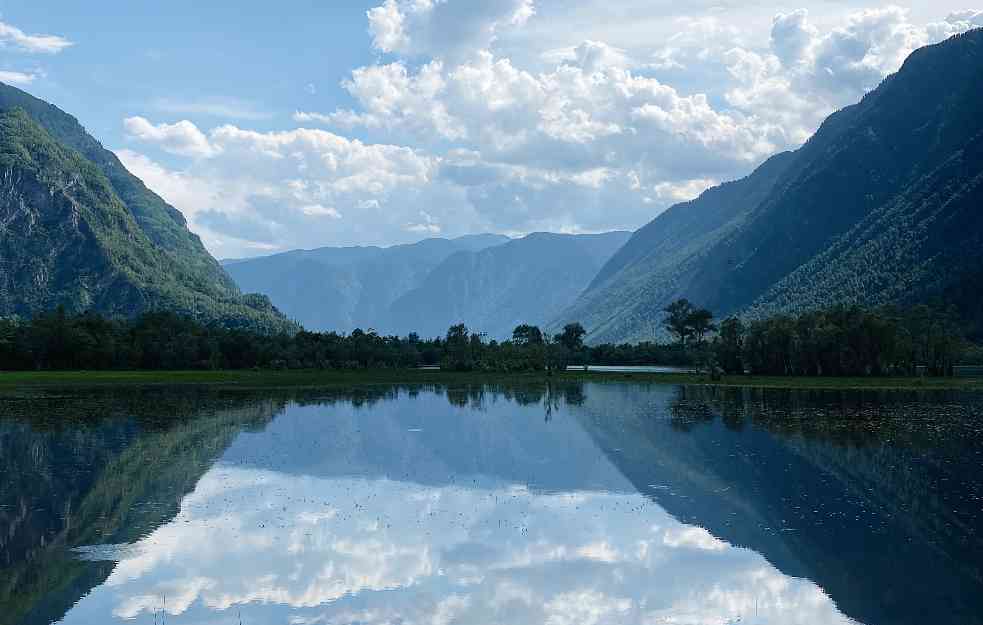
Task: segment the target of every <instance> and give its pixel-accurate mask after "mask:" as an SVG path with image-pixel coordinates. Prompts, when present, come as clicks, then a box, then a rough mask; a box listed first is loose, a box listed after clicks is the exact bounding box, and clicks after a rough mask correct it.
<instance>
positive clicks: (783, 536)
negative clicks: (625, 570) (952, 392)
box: [575, 385, 983, 624]
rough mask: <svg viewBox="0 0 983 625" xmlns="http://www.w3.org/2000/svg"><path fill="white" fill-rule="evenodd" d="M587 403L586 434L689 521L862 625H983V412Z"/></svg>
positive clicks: (911, 406)
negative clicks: (975, 416) (819, 591)
mask: <svg viewBox="0 0 983 625" xmlns="http://www.w3.org/2000/svg"><path fill="white" fill-rule="evenodd" d="M586 395H587V397H588V400H587V402H586V403H585V405H584V407H583V408H581V409H575V410H576V411H577V413H578V415H579V418H580V420H581V422H582V423H583V424H584V426H585V427H586V428H587V429H588V430H589V431H590V432H591V433H592V435H593V436H594V437H595V438H596V440H597V442H598V444H599V445H600V446H601V447H602V448H604V449H605V451H606V452H607V454H608V457H609V458H611V460H612V462H614V463H615V464H616V465H617V466H618V468H619V469H620V470H621V471H622V472H623V473H624V474H625V475H626V476H627V477H628V478H629V479H630V480H632V482H633V483H634V484H635V485H636V487H637V488H638V489H639V490H641V491H643V492H648V493H650V494H651V496H652V497H653V498H654V499H655V500H656V501H657V502H658V503H659V504H660V505H661V506H663V507H664V508H665V509H666V510H667V511H668V512H669V513H670V514H672V515H673V516H675V517H676V518H678V519H679V520H681V521H683V522H684V523H694V524H698V525H701V526H703V527H706V528H707V529H708V530H709V531H710V532H711V533H712V534H713V535H715V536H717V537H719V538H722V539H724V540H727V541H729V542H731V543H733V544H738V545H745V546H748V547H750V548H751V549H754V550H755V551H757V552H759V553H761V554H762V555H764V556H765V557H766V558H767V559H768V560H769V561H770V562H771V563H773V564H774V565H775V566H776V567H778V568H779V569H780V570H781V571H782V572H783V573H785V574H787V575H791V576H796V577H805V578H808V579H812V580H814V581H816V582H817V583H818V584H819V585H820V586H821V587H823V588H824V589H825V590H826V591H827V592H828V593H829V594H830V596H831V597H832V598H833V599H834V601H836V603H837V605H838V607H839V608H840V609H841V610H842V611H843V612H844V613H845V614H847V615H849V616H851V617H853V618H856V619H858V620H860V621H863V622H867V623H881V622H883V623H898V624H905V623H912V624H914V623H919V624H921V623H927V622H934V623H941V622H951V623H980V622H983V576H981V568H980V567H981V566H983V564H981V563H983V534H981V532H980V529H981V527H980V521H979V519H978V513H979V496H980V493H981V491H983V485H981V484H980V482H979V478H978V472H979V470H978V462H979V456H978V454H979V452H978V450H979V449H980V441H979V436H980V435H979V432H976V431H973V430H972V429H971V428H969V427H967V426H966V424H967V423H971V422H972V419H971V414H970V411H971V410H973V409H974V408H973V406H974V405H975V406H977V407H976V409H977V410H978V402H979V400H978V399H976V400H973V399H971V398H968V397H960V398H958V399H959V401H954V402H953V401H946V402H940V403H937V404H935V403H932V404H920V403H905V402H910V401H911V400H912V399H913V398H907V397H899V396H898V395H897V394H895V395H887V396H879V397H870V396H867V397H863V398H859V397H851V396H843V397H836V398H834V399H833V400H831V396H830V395H817V396H798V395H797V394H795V393H766V394H758V393H753V392H748V391H745V392H743V393H742V392H741V391H716V392H715V391H708V390H701V389H698V388H689V389H682V390H678V391H677V390H673V391H670V390H668V389H661V390H653V389H646V388H638V389H636V392H633V393H626V392H625V391H624V389H623V388H618V387H608V386H599V385H592V386H590V387H588V388H587V390H586ZM935 399H939V398H935ZM943 399H944V398H943ZM974 402H975V403H974ZM613 412H614V413H617V414H620V415H622V418H620V419H611V414H612V413H613ZM959 412H962V414H958V413H959ZM959 417H961V419H960V418H959ZM974 450H976V451H975V452H974ZM974 490H975V492H974ZM967 491H968V492H967Z"/></svg>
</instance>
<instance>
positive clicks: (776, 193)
mask: <svg viewBox="0 0 983 625" xmlns="http://www.w3.org/2000/svg"><path fill="white" fill-rule="evenodd" d="M981 133H983V30H974V31H970V32H968V33H965V34H963V35H959V36H956V37H953V38H951V39H949V40H947V41H945V42H942V43H940V44H937V45H934V46H928V47H925V48H922V49H920V50H917V51H915V52H914V53H913V54H912V55H911V56H910V57H909V58H908V59H907V60H906V61H905V63H904V65H903V66H902V68H901V69H900V70H899V72H898V73H897V74H895V75H892V76H890V77H888V78H887V79H886V80H884V82H883V83H882V84H881V85H880V86H879V87H878V88H877V89H875V90H874V91H872V92H871V93H869V94H868V95H867V96H866V97H864V99H863V100H862V101H861V102H860V103H858V104H856V105H853V106H850V107H847V108H845V109H843V110H841V111H839V112H837V113H834V114H833V115H831V116H830V117H829V118H828V119H827V120H826V121H825V122H824V123H823V124H822V126H821V127H820V128H819V130H818V131H817V132H816V134H815V135H814V136H813V137H812V138H811V139H810V140H809V141H808V142H807V143H806V144H805V145H803V146H802V147H801V148H800V149H799V150H797V151H795V152H791V153H786V154H779V155H777V156H775V157H772V158H771V159H769V160H768V161H766V162H765V163H764V164H763V165H762V166H761V167H759V168H758V169H757V170H756V171H755V172H754V173H752V174H751V175H750V176H748V177H747V178H744V179H743V180H739V181H736V182H733V183H728V184H725V185H721V186H720V187H716V188H714V189H710V190H708V191H707V192H705V193H704V194H703V195H701V196H700V197H699V198H697V199H696V200H693V201H692V202H687V203H684V204H680V205H676V206H674V207H672V208H670V209H669V210H668V211H666V212H665V213H663V214H662V215H660V216H659V217H657V218H656V219H655V220H653V221H652V222H651V223H650V224H648V225H647V226H645V227H643V228H641V229H640V230H639V231H638V232H637V233H636V234H635V235H634V236H633V237H632V239H631V240H630V241H629V242H628V243H627V244H626V245H625V247H624V248H623V249H622V250H621V251H620V252H619V253H618V254H616V255H615V256H614V257H613V258H612V259H611V260H610V261H609V262H608V263H607V265H606V266H605V267H604V268H602V269H601V270H600V272H599V273H598V276H597V277H596V278H595V280H594V281H593V282H592V283H591V285H590V287H589V288H588V289H587V290H586V291H585V292H584V294H583V295H582V296H581V297H580V298H579V299H578V301H577V302H576V303H575V304H574V305H572V306H571V307H570V308H569V309H567V310H566V311H565V312H563V313H562V314H561V315H559V316H558V317H557V318H556V319H555V320H554V322H553V326H554V327H558V326H559V325H561V324H562V323H563V322H565V321H570V320H577V321H581V322H582V323H584V325H585V327H586V328H587V329H588V331H589V332H590V334H589V336H588V340H590V341H593V342H608V341H638V340H647V339H648V340H650V339H652V338H657V337H660V336H661V334H662V330H661V328H660V327H659V326H660V321H661V318H662V313H661V309H662V308H663V307H664V306H665V305H666V304H668V303H669V302H670V301H672V300H674V299H676V298H679V297H686V298H688V299H690V300H692V301H694V302H696V303H697V304H699V305H702V306H706V307H708V308H710V309H711V310H712V311H713V312H714V313H715V314H716V315H717V316H724V315H729V314H734V313H739V314H743V315H745V316H749V317H754V316H758V315H763V314H772V313H776V312H795V311H799V310H803V309H809V308H816V307H820V306H826V305H830V304H834V303H856V304H862V305H877V304H886V303H899V304H911V303H917V302H926V301H929V300H931V299H932V298H934V297H938V296H942V297H944V298H945V299H946V300H947V301H949V302H952V303H954V304H956V305H957V306H959V307H960V309H961V310H962V312H963V314H964V315H965V316H966V317H968V318H971V319H975V320H976V321H977V322H978V323H979V322H980V321H983V303H981V299H980V298H979V295H978V293H979V292H980V288H983V280H981V278H983V258H981V255H980V254H979V252H978V250H979V249H981V247H983V213H981V211H980V210H979V207H980V206H981V205H983V179H981V174H983V147H981V145H983V134H981Z"/></svg>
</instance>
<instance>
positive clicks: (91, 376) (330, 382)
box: [0, 369, 983, 390]
mask: <svg viewBox="0 0 983 625" xmlns="http://www.w3.org/2000/svg"><path fill="white" fill-rule="evenodd" d="M548 379H554V380H576V381H591V382H598V381H631V382H651V383H662V384H696V385H710V386H742V387H757V388H803V389H980V390H983V378H902V377H882V378H874V377H871V378H811V377H809V378H807V377H768V376H725V377H724V378H723V379H721V380H718V381H712V380H710V379H709V377H706V376H702V375H693V374H676V373H590V372H587V373H585V372H580V371H568V372H565V373H562V374H558V375H556V376H554V377H553V378H548V377H547V376H546V375H545V374H543V373H515V374H504V373H477V372H475V373H460V372H450V371H421V370H415V369H369V370H300V371H251V370H248V371H39V372H33V371H32V372H0V390H13V389H17V388H24V387H31V386H121V385H134V386H142V385H210V386H228V387H237V388H285V387H308V388H316V387H331V386H356V385H366V384H434V383H438V384H481V383H503V382H543V381H546V380H548Z"/></svg>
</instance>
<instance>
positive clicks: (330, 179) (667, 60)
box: [127, 0, 983, 246]
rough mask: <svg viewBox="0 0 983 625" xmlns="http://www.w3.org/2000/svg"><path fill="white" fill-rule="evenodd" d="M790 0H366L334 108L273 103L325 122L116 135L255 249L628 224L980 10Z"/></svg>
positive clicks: (214, 224)
mask: <svg viewBox="0 0 983 625" xmlns="http://www.w3.org/2000/svg"><path fill="white" fill-rule="evenodd" d="M943 5H945V0H942V1H941V2H940V5H939V11H940V14H941V11H943V10H945V11H948V10H949V9H948V8H946V7H945V6H943ZM802 6H804V7H807V8H800V9H795V8H794V7H793V9H794V10H785V11H783V12H780V13H778V14H775V13H773V12H771V11H769V10H766V9H765V8H763V7H761V6H758V5H754V6H749V5H743V4H742V5H741V6H737V5H733V6H731V5H728V6H722V5H720V3H719V2H713V1H711V0H694V2H692V3H686V4H685V5H680V4H679V3H668V2H661V1H660V2H651V1H645V0H624V2H622V3H620V4H619V11H618V13H617V15H610V13H611V11H610V6H609V3H605V2H601V0H581V1H579V2H575V3H569V2H562V3H561V2H559V0H538V1H537V2H536V3H535V4H534V3H533V2H531V1H529V0H489V1H487V2H481V3H474V2H467V1H464V0H385V2H381V3H380V4H379V5H378V6H376V7H374V8H372V9H371V10H369V11H368V14H367V17H368V26H369V35H370V37H371V41H372V44H373V46H374V47H375V49H376V50H378V51H379V52H380V53H381V54H380V61H378V62H377V63H376V64H372V65H368V66H365V67H359V68H356V69H354V70H353V71H352V72H351V74H350V76H349V77H348V78H347V79H346V80H344V81H343V82H342V86H343V88H344V89H345V90H346V91H347V92H348V94H349V95H350V96H351V97H352V100H353V102H354V104H353V105H351V106H346V107H342V108H338V109H335V110H326V111H312V110H298V111H297V112H296V113H295V114H294V115H293V121H294V122H295V123H297V124H300V125H304V126H311V125H317V126H322V127H324V128H325V130H314V129H311V128H297V129H295V130H290V131H283V132H277V133H271V132H256V131H252V130H249V129H248V128H241V127H235V126H225V127H219V128H215V129H213V130H211V131H210V132H208V133H207V134H206V133H203V132H201V131H199V130H198V129H197V128H196V127H194V126H193V125H192V126H190V127H189V126H188V122H179V123H178V124H171V125H168V124H158V125H154V124H151V123H150V122H149V121H147V120H145V119H143V118H130V120H128V121H127V129H128V132H129V134H130V135H131V136H133V137H135V138H138V139H140V140H142V141H145V142H149V143H153V144H155V145H157V146H158V147H160V148H162V149H164V150H167V151H170V152H171V153H176V154H182V155H186V156H189V157H193V158H197V159H198V163H197V164H196V167H197V168H198V169H197V170H196V175H198V176H201V177H204V176H212V177H214V179H213V181H212V184H213V186H214V187H215V188H217V189H222V193H223V194H224V195H226V196H234V197H236V198H239V199H238V200H237V202H229V203H226V204H225V205H223V206H216V207H215V208H214V209H213V210H209V211H204V212H203V221H201V223H202V225H203V226H202V227H204V225H206V224H207V225H208V228H210V229H211V230H212V231H214V232H216V233H219V232H222V233H225V234H226V235H228V236H236V237H239V238H241V239H243V240H248V241H253V242H263V244H268V245H277V246H291V245H295V244H297V243H298V242H301V241H304V242H307V243H309V244H312V245H317V244H329V243H344V244H350V243H380V242H381V243H392V242H397V241H404V240H406V237H408V236H410V235H412V234H417V235H419V234H434V233H437V232H440V233H443V234H448V235H451V234H459V233H462V234H463V233H466V232H475V231H481V230H487V229H493V230H497V231H501V232H510V233H515V234H520V233H524V232H530V231H533V230H556V231H563V232H595V231H600V230H606V229H614V228H636V227H639V226H641V225H643V224H644V223H646V222H647V221H649V220H650V219H651V218H653V217H654V216H655V215H657V214H658V213H659V212H660V211H662V210H664V209H665V208H667V207H668V206H669V205H671V204H673V203H675V202H677V201H682V200H687V199H691V198H692V197H694V196H696V195H698V194H699V193H700V192H701V191H702V190H703V189H705V188H706V187H707V186H708V185H711V184H714V183H715V182H717V181H724V180H729V179H734V178H738V177H740V176H743V175H745V174H747V173H748V172H750V171H751V170H752V169H753V168H754V166H755V165H757V164H758V163H759V162H761V161H762V160H763V159H765V158H766V157H767V156H770V155H771V154H772V153H774V152H776V151H779V150H785V149H792V148H796V147H798V146H799V145H801V144H802V142H804V141H805V140H806V139H808V137H809V136H810V135H811V134H812V133H813V132H814V131H815V129H816V128H817V127H818V125H819V124H820V123H821V121H822V120H823V119H824V118H825V117H826V116H827V115H828V114H830V113H831V112H833V111H834V110H836V109H838V108H840V107H842V106H844V105H847V104H850V103H852V102H855V101H857V100H858V99H859V98H860V97H862V96H863V94H864V93H865V92H867V91H868V90H870V89H872V88H874V87H875V86H876V85H877V84H878V82H879V81H880V80H882V79H883V78H884V77H885V76H886V75H887V74H889V73H890V72H893V71H895V70H897V69H898V67H899V66H900V64H901V63H902V61H903V60H904V58H905V57H906V56H907V55H908V54H909V53H910V52H911V51H912V50H913V49H915V48H916V47H918V46H921V45H924V44H926V43H931V42H934V41H939V40H941V39H942V38H944V37H947V36H949V35H951V34H954V33H957V32H962V31H965V30H966V29H968V28H971V27H973V26H974V25H983V11H975V10H970V11H956V12H951V13H950V14H949V15H947V16H946V17H944V18H941V19H938V18H934V19H935V20H936V21H930V19H929V18H930V15H929V14H928V13H927V12H926V10H925V9H924V8H921V9H917V10H916V9H913V10H912V11H907V10H904V9H901V8H898V7H894V6H880V7H878V6H873V5H872V4H870V5H863V4H858V5H855V6H860V7H863V6H868V8H866V9H862V10H853V11H851V12H849V13H844V12H842V8H836V7H832V6H831V5H829V4H828V3H816V2H804V3H802ZM837 11H839V12H837ZM913 11H917V12H913ZM600 16H604V17H605V19H603V20H602V19H600ZM607 18H610V19H607ZM916 18H917V19H916ZM646 29H647V30H646ZM653 33H655V34H653ZM575 37H576V38H578V39H576V40H575V39H573V38H575ZM170 112H173V113H181V112H182V111H178V110H172V111H170ZM188 112H189V113H190V112H191V111H190V110H188ZM227 116H230V117H231V115H227ZM240 117H242V116H240ZM131 126H132V128H131ZM332 131H333V132H332ZM352 133H357V135H358V136H359V137H362V138H364V140H365V142H364V143H362V142H359V141H356V140H353V139H350V138H347V137H346V136H343V135H349V134H352ZM206 161H207V162H206ZM294 183H298V184H294ZM291 185H292V186H291ZM289 189H293V190H292V191H288V190H289ZM241 190H245V191H241ZM311 206H321V207H331V208H332V209H334V210H335V211H337V213H338V214H339V215H340V217H336V218H332V219H324V217H325V215H320V216H315V215H311V214H307V213H305V212H304V210H303V209H304V207H311ZM308 213H310V211H308ZM219 214H222V215H226V216H227V217H230V218H225V219H219V218H218V215H219ZM423 215H428V216H429V217H426V218H424V217H423ZM231 216H235V217H236V218H235V219H231ZM247 217H248V219H247ZM302 217H307V218H310V219H314V218H315V217H320V219H318V222H319V223H318V226H319V227H318V228H314V229H311V228H308V227H307V226H308V222H307V221H296V220H297V219H300V218H302ZM298 228H303V231H300V230H298ZM236 233H238V234H236ZM317 236H320V237H323V238H322V240H320V241H319V240H316V239H315V237H317ZM346 237H347V238H346Z"/></svg>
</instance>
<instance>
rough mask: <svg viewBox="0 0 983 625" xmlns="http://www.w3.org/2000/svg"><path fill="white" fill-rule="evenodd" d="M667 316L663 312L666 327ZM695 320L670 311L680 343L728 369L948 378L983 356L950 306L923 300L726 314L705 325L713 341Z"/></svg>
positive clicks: (710, 365) (701, 358) (711, 364)
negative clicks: (756, 315)
mask: <svg viewBox="0 0 983 625" xmlns="http://www.w3.org/2000/svg"><path fill="white" fill-rule="evenodd" d="M685 304H688V303H685ZM677 307H679V308H683V309H685V308H686V305H682V306H677ZM677 313H678V311H677ZM683 318H685V315H683ZM672 319H673V314H672V313H669V312H668V310H667V317H666V323H667V325H669V324H671V323H672ZM696 319H697V321H696V323H689V324H687V323H685V322H684V323H682V324H681V325H678V321H679V315H678V314H677V315H676V321H677V325H675V326H674V327H673V328H672V329H670V331H671V332H672V333H673V334H674V335H675V336H676V337H677V339H678V340H680V341H682V342H683V343H684V344H685V343H686V341H687V340H689V341H690V342H691V343H690V345H691V347H692V349H693V350H695V351H698V352H700V355H699V356H698V360H699V361H700V362H701V363H704V365H705V366H706V367H707V368H709V369H719V370H720V371H721V372H724V373H730V374H737V373H752V374H757V375H779V376H881V375H916V374H920V373H925V374H927V375H935V376H945V375H952V372H953V367H954V366H955V365H956V364H959V363H960V362H962V361H977V360H979V358H980V357H981V356H983V353H981V351H980V349H979V347H978V346H975V345H973V344H972V343H970V342H969V341H968V340H967V339H966V337H965V334H964V332H963V327H962V324H961V322H960V319H959V316H958V315H957V314H956V313H955V311H954V310H951V309H937V308H932V307H929V306H924V305H920V306H914V307H912V308H908V309H900V308H894V307H885V308H878V309H875V310H865V309H862V308H859V307H856V306H834V307H830V308H827V309H824V310H818V311H811V312H806V313H802V314H799V315H775V316H772V317H769V318H766V319H754V320H750V321H745V320H742V319H740V318H737V317H730V318H728V319H725V320H724V321H722V322H721V323H720V324H719V326H718V325H716V324H712V323H711V324H710V326H711V327H710V328H709V329H708V330H705V331H706V332H709V331H713V333H714V336H713V339H712V340H705V339H704V336H705V335H704V334H703V333H701V331H700V329H701V328H704V324H703V322H702V317H701V316H700V315H697V316H696ZM680 328H682V329H684V330H685V332H684V333H682V334H681V333H680Z"/></svg>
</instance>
